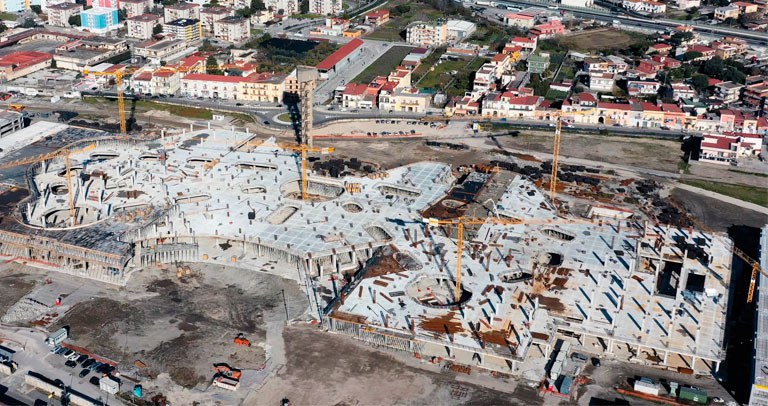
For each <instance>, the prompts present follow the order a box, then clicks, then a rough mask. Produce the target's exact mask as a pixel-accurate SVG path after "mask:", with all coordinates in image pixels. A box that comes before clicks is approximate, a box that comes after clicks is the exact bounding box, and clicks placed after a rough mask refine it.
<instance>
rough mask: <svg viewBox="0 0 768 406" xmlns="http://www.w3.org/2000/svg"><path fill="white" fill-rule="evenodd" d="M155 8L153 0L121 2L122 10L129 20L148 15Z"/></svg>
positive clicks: (124, 0)
mask: <svg viewBox="0 0 768 406" xmlns="http://www.w3.org/2000/svg"><path fill="white" fill-rule="evenodd" d="M153 6H154V3H153V2H152V0H120V8H121V9H124V10H125V15H126V16H127V17H128V18H130V17H134V16H138V15H142V14H147V12H148V11H150V10H152V7H153Z"/></svg>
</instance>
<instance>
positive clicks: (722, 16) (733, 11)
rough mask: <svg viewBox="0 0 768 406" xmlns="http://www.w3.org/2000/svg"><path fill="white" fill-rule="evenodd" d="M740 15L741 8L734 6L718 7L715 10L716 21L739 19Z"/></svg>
mask: <svg viewBox="0 0 768 406" xmlns="http://www.w3.org/2000/svg"><path fill="white" fill-rule="evenodd" d="M739 14H740V11H739V8H738V7H736V6H734V5H730V6H725V7H718V8H716V9H715V20H717V21H720V22H722V21H725V20H727V19H729V18H733V19H737V18H739Z"/></svg>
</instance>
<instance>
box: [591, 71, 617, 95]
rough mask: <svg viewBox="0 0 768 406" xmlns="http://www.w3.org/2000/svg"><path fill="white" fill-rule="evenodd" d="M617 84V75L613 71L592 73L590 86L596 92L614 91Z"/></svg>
mask: <svg viewBox="0 0 768 406" xmlns="http://www.w3.org/2000/svg"><path fill="white" fill-rule="evenodd" d="M615 84H616V75H615V74H613V73H607V72H606V73H597V72H595V73H590V74H589V88H590V89H592V90H594V91H596V92H606V93H608V92H612V91H613V86H614V85H615Z"/></svg>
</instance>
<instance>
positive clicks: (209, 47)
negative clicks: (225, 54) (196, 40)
mask: <svg viewBox="0 0 768 406" xmlns="http://www.w3.org/2000/svg"><path fill="white" fill-rule="evenodd" d="M198 51H201V52H214V51H216V47H215V46H213V44H211V41H209V40H207V39H204V40H203V45H200V48H198Z"/></svg>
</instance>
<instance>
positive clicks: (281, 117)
mask: <svg viewBox="0 0 768 406" xmlns="http://www.w3.org/2000/svg"><path fill="white" fill-rule="evenodd" d="M277 119H278V120H280V121H284V122H286V123H290V122H291V113H283V114H281V115H279V116H277Z"/></svg>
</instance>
